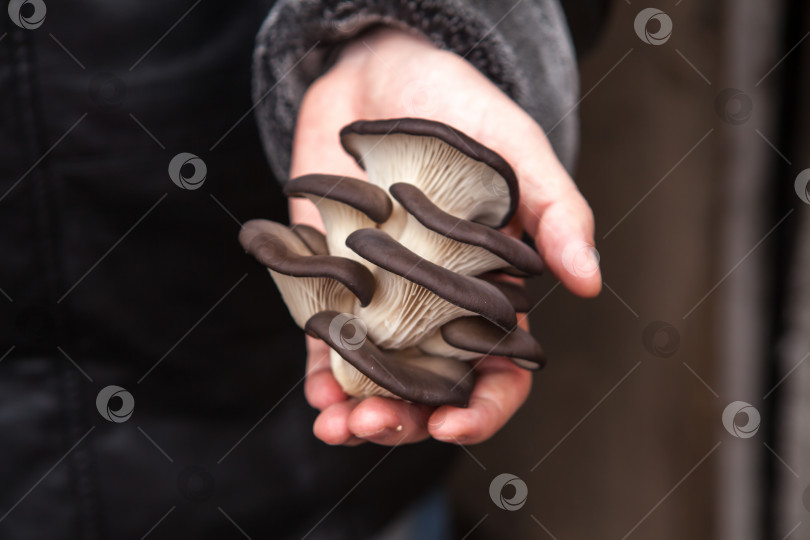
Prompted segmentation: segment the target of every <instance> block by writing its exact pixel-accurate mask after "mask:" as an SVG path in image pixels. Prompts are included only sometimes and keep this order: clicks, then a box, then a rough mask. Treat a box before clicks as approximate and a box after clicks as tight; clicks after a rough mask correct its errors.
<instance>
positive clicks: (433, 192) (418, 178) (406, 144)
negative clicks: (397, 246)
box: [352, 134, 510, 238]
mask: <svg viewBox="0 0 810 540" xmlns="http://www.w3.org/2000/svg"><path fill="white" fill-rule="evenodd" d="M354 139H355V140H353V141H352V146H353V147H354V148H355V149H356V150H357V151H358V152H359V154H360V155H362V156H363V164H364V165H365V169H366V173H367V175H368V178H369V181H370V182H371V183H373V184H376V185H377V186H379V187H381V188H383V189H384V190H386V191H388V188H389V187H391V185H392V184H395V183H397V182H407V183H409V184H413V185H415V186H416V187H418V188H419V189H420V190H421V191H422V192H423V193H424V194H425V195H426V196H427V197H428V199H430V200H431V201H432V202H433V204H435V205H436V206H438V207H439V208H441V209H442V210H444V211H445V212H447V213H448V214H451V215H453V216H456V217H458V218H461V219H468V220H471V221H477V222H479V223H483V224H485V225H490V226H496V225H498V224H500V221H501V219H502V217H503V216H504V215H506V214H507V213H508V212H509V205H510V199H509V196H508V188H507V187H506V181H505V180H504V179H503V178H502V177H501V176H500V175H499V174H498V173H496V172H495V171H494V170H493V169H492V168H490V167H489V166H488V165H486V164H484V163H482V162H480V161H475V160H474V159H472V158H470V157H469V156H467V155H465V154H463V153H462V152H460V151H458V150H456V149H455V148H453V147H452V146H450V145H449V144H447V143H445V142H443V141H441V140H439V139H436V138H433V137H417V136H412V135H405V134H396V135H376V136H369V135H365V136H361V137H358V136H355V138H354ZM394 208H395V209H394V214H393V215H392V219H391V220H389V221H391V223H390V224H389V223H386V227H387V228H385V230H386V232H388V233H389V234H391V235H392V236H394V237H395V238H396V235H395V234H394V232H395V231H396V230H397V227H401V226H403V225H404V223H403V222H402V220H403V219H404V215H403V214H404V210H403V209H402V207H401V206H400V205H399V203H396V202H395V203H394ZM397 210H399V212H398V211H397ZM389 229H391V230H389ZM400 230H401V229H400Z"/></svg>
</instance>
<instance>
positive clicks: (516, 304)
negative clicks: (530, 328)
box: [475, 273, 534, 313]
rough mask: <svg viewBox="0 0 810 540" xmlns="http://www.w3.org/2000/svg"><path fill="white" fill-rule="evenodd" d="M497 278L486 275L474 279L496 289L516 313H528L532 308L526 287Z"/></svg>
mask: <svg viewBox="0 0 810 540" xmlns="http://www.w3.org/2000/svg"><path fill="white" fill-rule="evenodd" d="M497 276H498V274H492V273H488V274H483V275H480V276H475V277H477V278H478V279H482V280H484V281H486V282H488V283H491V284H492V285H493V286H494V287H495V288H496V289H498V290H499V291H501V292H502V293H503V295H504V296H505V297H506V298H507V300H509V302H510V303H511V304H512V307H513V308H515V311H517V312H518V313H528V312H529V311H530V310H531V309H532V307H534V306H533V305H532V301H531V298H530V297H529V292H528V291H527V290H526V287H524V286H523V285H520V284H518V283H515V282H513V281H504V280H501V279H498V278H497Z"/></svg>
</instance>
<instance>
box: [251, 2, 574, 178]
mask: <svg viewBox="0 0 810 540" xmlns="http://www.w3.org/2000/svg"><path fill="white" fill-rule="evenodd" d="M375 25H386V26H393V27H397V28H402V29H407V30H411V31H418V32H421V33H422V34H424V35H425V36H427V37H428V38H429V39H430V41H431V42H433V44H435V45H436V46H437V47H439V48H441V49H445V50H449V51H452V52H454V53H456V54H459V55H461V56H463V57H464V58H465V59H466V60H467V61H469V62H470V63H471V64H472V65H473V66H475V68H476V69H478V70H479V71H481V72H482V73H483V74H484V75H486V76H487V77H488V78H489V79H490V80H491V81H492V82H493V83H494V84H496V85H497V86H498V87H499V88H500V89H501V90H503V91H504V92H505V93H506V94H507V95H508V96H510V97H511V98H512V99H513V100H515V101H516V102H517V103H518V104H520V105H521V106H522V107H523V108H524V109H526V110H527V112H529V114H531V115H532V116H533V117H534V118H535V120H537V121H538V122H539V123H540V125H541V126H543V127H544V128H545V129H546V131H549V129H550V128H552V127H553V129H552V130H551V131H552V132H551V134H550V139H551V142H552V145H553V146H554V148H555V151H556V152H557V154H558V156H559V157H560V158H561V160H562V161H563V163H564V164H565V165H566V166H568V167H570V165H571V164H572V161H573V158H574V154H575V149H576V139H577V127H576V126H577V124H576V115H573V114H570V110H571V109H573V106H574V102H575V99H576V96H577V94H578V90H579V87H578V78H577V73H576V64H575V60H574V52H573V47H572V45H571V41H570V37H569V35H568V32H567V28H566V26H565V18H564V15H563V14H562V11H561V9H560V7H559V5H558V4H557V1H556V0H535V1H530V2H522V3H518V4H517V5H515V4H513V3H512V2H500V1H493V0H469V1H467V0H355V1H346V0H332V1H329V0H326V1H324V0H280V1H278V2H277V3H276V4H275V6H274V7H273V9H272V10H271V11H270V14H269V15H268V17H267V19H266V20H265V21H264V24H263V25H262V27H261V30H260V31H259V34H258V36H257V38H256V49H255V51H254V59H253V101H254V103H256V108H255V114H256V118H257V121H258V125H259V131H260V133H261V136H262V140H263V142H264V148H265V152H266V153H267V156H268V159H269V161H270V165H271V167H272V170H273V172H274V174H275V176H276V178H277V179H279V180H280V181H282V182H285V181H286V180H287V178H288V175H289V169H290V155H291V152H292V142H293V133H294V131H295V122H296V118H297V115H298V109H299V107H300V105H301V100H302V99H303V96H304V93H305V92H306V90H307V88H308V87H309V85H310V84H311V83H312V82H313V81H314V80H315V79H316V78H318V77H319V76H320V75H321V74H323V73H324V72H325V71H326V69H327V68H328V67H329V64H328V62H329V60H330V58H331V56H332V53H333V51H334V50H335V48H336V47H337V46H339V45H340V44H341V43H343V42H345V41H347V40H349V39H351V38H352V37H354V36H356V35H357V34H359V33H360V32H362V31H364V30H366V29H368V28H369V27H372V26H375ZM566 111H568V113H566Z"/></svg>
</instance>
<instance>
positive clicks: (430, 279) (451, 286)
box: [346, 229, 517, 329]
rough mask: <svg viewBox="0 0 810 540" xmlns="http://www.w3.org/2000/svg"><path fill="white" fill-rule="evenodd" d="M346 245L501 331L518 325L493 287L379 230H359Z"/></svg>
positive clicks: (502, 297) (506, 302)
mask: <svg viewBox="0 0 810 540" xmlns="http://www.w3.org/2000/svg"><path fill="white" fill-rule="evenodd" d="M346 245H347V246H349V248H351V249H352V250H353V251H354V252H355V253H357V254H358V255H360V256H361V257H363V258H364V259H366V260H368V261H369V262H371V263H373V264H375V265H377V266H379V267H380V268H383V269H384V270H388V271H389V272H391V273H393V274H396V275H398V276H401V277H403V278H405V279H407V280H409V281H412V282H414V283H416V284H417V285H420V286H422V287H424V288H425V289H427V290H429V291H430V292H432V293H433V294H435V295H437V296H439V297H440V298H443V299H444V300H446V301H448V302H450V303H452V304H455V305H456V306H458V307H460V308H463V309H466V310H469V311H472V312H474V313H478V314H480V315H482V316H483V317H485V318H486V319H488V320H490V321H492V322H493V323H495V324H497V325H498V326H500V327H501V328H504V329H510V328H513V327H514V326H515V325H516V324H517V316H516V315H515V310H514V308H513V307H512V304H511V303H510V302H509V300H508V299H507V298H506V297H505V296H504V295H503V294H502V293H501V292H500V291H499V290H498V289H497V288H495V287H494V286H493V285H491V284H489V283H487V282H486V281H482V280H480V279H476V278H473V277H469V276H463V275H461V274H457V273H455V272H451V271H450V270H447V269H446V268H442V267H441V266H439V265H437V264H434V263H432V262H430V261H427V260H425V259H423V258H422V257H420V256H419V255H417V254H416V253H414V252H413V251H411V250H409V249H408V248H406V247H405V246H403V245H402V244H400V243H399V242H397V241H396V240H394V239H393V238H391V237H390V236H389V235H388V234H387V233H385V232H383V231H381V230H379V229H359V230H357V231H354V232H353V233H352V234H350V235H349V236H348V238H346Z"/></svg>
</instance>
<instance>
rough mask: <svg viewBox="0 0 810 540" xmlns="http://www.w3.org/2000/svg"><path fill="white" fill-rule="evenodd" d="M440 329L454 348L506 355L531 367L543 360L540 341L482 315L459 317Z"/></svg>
mask: <svg viewBox="0 0 810 540" xmlns="http://www.w3.org/2000/svg"><path fill="white" fill-rule="evenodd" d="M441 333H442V338H443V339H444V340H445V341H446V342H447V343H448V344H449V345H452V346H453V347H455V348H457V349H462V350H465V351H472V352H477V353H481V354H491V355H494V356H506V357H507V358H509V359H510V360H512V361H513V362H514V363H515V364H517V365H518V366H520V367H522V368H525V369H530V370H536V369H540V368H541V367H543V366H544V365H545V364H546V355H545V353H544V352H543V349H542V348H541V347H540V344H539V343H537V341H536V340H535V339H534V338H533V337H532V335H531V334H530V333H528V332H526V331H525V330H523V329H522V328H516V329H515V330H513V331H512V332H504V331H503V330H501V329H500V328H498V327H497V326H495V325H494V324H492V323H491V322H489V321H487V320H486V319H483V318H482V317H459V318H458V319H455V320H452V321H450V322H449V323H447V324H445V325H444V326H442V328H441Z"/></svg>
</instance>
